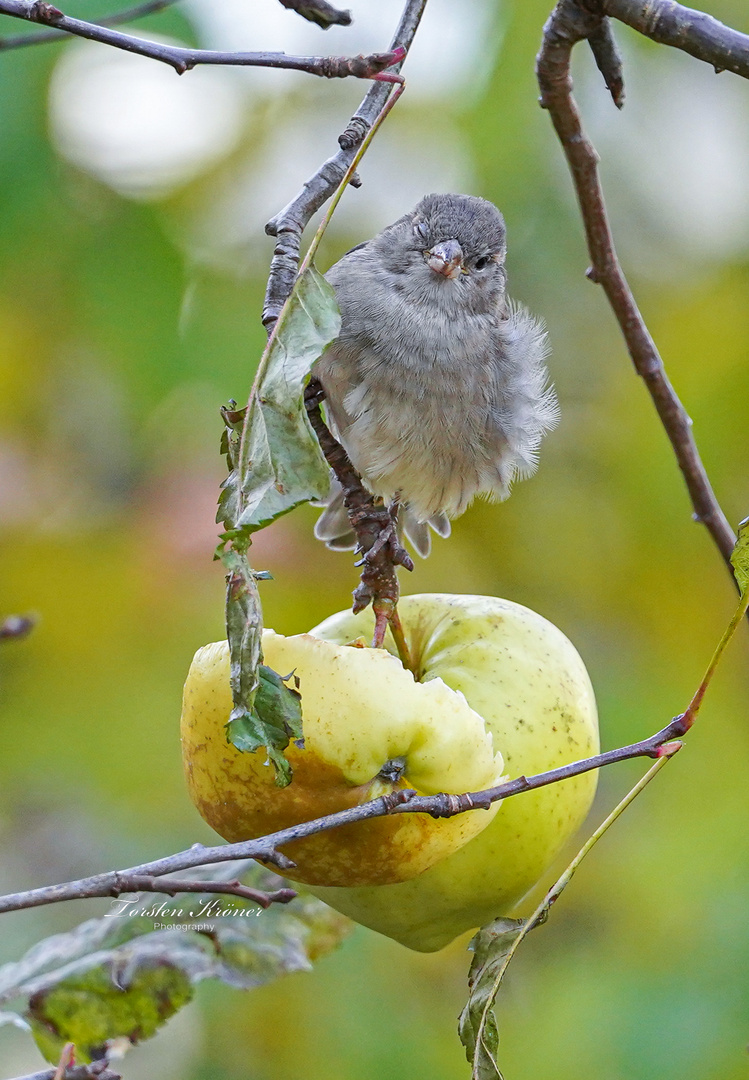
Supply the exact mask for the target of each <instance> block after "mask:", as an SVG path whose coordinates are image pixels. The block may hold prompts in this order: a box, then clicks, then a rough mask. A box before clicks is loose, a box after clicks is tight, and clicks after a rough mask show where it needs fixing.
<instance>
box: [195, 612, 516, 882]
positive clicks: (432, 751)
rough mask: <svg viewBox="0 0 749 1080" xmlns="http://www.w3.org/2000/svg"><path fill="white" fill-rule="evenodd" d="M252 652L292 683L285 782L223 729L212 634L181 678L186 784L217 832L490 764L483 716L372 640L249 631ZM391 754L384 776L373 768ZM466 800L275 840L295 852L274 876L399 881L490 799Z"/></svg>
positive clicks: (452, 846) (433, 786) (454, 784)
mask: <svg viewBox="0 0 749 1080" xmlns="http://www.w3.org/2000/svg"><path fill="white" fill-rule="evenodd" d="M263 653H264V657H265V662H266V663H267V664H268V665H269V666H270V667H272V668H273V669H274V670H275V671H278V672H281V673H286V672H290V671H294V672H295V673H296V676H297V677H298V679H299V689H300V692H301V695H302V722H303V730H304V749H300V748H299V747H297V746H296V745H295V744H294V743H293V742H292V743H290V744H289V746H288V747H287V749H286V751H285V753H286V755H287V757H288V759H289V761H290V763H291V765H292V768H293V770H294V775H293V779H292V782H291V783H290V784H289V785H288V787H285V788H279V787H277V786H276V784H275V780H274V773H273V769H272V767H271V766H270V765H269V764H268V763H267V759H266V752H265V749H264V748H261V749H260V750H257V751H255V752H254V753H249V752H242V751H240V750H237V749H236V747H235V746H233V745H232V744H231V743H229V742H227V739H226V732H225V725H226V722H227V720H228V718H229V714H230V712H231V709H232V699H231V690H230V687H229V650H228V645H227V643H226V642H225V641H220V642H215V643H213V644H211V645H206V646H204V647H203V648H202V649H199V650H198V652H197V653H196V655H195V659H194V660H193V663H192V666H191V668H190V672H189V674H188V677H187V681H186V683H185V690H184V696H183V707H182V754H183V761H184V765H185V773H186V777H187V785H188V789H189V792H190V796H191V798H192V800H193V802H194V803H195V806H196V807H197V809H198V810H199V812H200V814H201V815H202V817H203V818H204V819H205V820H206V821H207V822H208V824H209V825H211V826H212V827H213V828H214V829H215V830H216V832H218V833H219V834H220V835H221V836H223V837H224V839H226V840H229V841H231V842H235V841H240V840H249V839H253V838H255V837H259V836H265V835H267V834H268V833H272V832H276V831H277V830H279V829H284V828H287V827H289V826H291V825H296V824H298V823H299V822H303V821H309V820H312V819H313V818H317V817H321V816H323V815H324V814H330V813H334V812H335V811H338V810H344V809H346V808H348V807H351V806H357V805H359V804H360V803H363V802H365V801H367V800H369V799H373V798H376V797H377V796H379V795H385V794H388V793H389V792H392V791H393V790H396V789H398V788H415V789H416V790H417V791H418V792H419V793H420V794H436V793H437V792H440V791H447V792H450V793H452V794H460V793H462V792H464V791H478V790H482V789H483V788H486V787H490V786H492V785H493V784H495V783H497V782H498V781H499V780H500V779H501V778H502V773H503V761H502V755H501V754H500V753H497V752H496V751H495V748H494V746H493V740H492V736H491V735H489V734H487V731H486V727H485V724H484V720H483V718H482V717H481V716H479V715H478V714H477V713H476V712H474V710H473V709H472V708H471V707H470V706H469V705H468V704H467V702H466V700H465V698H464V697H463V695H462V694H461V693H459V692H456V691H454V690H451V689H450V688H449V687H447V686H446V685H445V684H444V683H443V682H442V680H441V679H435V680H434V681H432V682H429V683H424V684H421V683H418V682H416V681H415V680H414V677H413V675H412V674H411V672H410V671H406V670H405V669H404V668H403V666H402V664H401V663H400V661H399V660H398V659H397V658H396V657H393V656H391V655H390V654H389V653H388V652H386V651H385V650H382V649H369V648H350V647H349V646H339V645H335V644H331V643H329V642H327V641H323V640H321V639H319V638H316V637H311V636H310V635H308V634H300V635H298V636H296V637H282V636H281V635H280V634H275V633H273V631H272V630H266V631H265V632H264V634H263ZM393 759H398V760H402V762H403V773H402V776H401V777H400V778H399V779H398V778H396V779H393V778H388V779H385V778H382V777H380V776H379V775H378V774H379V773H380V770H381V769H382V768H383V766H384V765H385V764H386V763H388V762H392V761H393ZM497 809H498V806H497V807H492V808H491V809H489V810H481V809H477V810H472V811H469V812H468V813H466V814H460V815H457V816H455V817H452V818H449V819H435V818H432V817H430V816H429V815H428V814H395V815H390V816H387V817H381V818H377V819H372V820H369V821H360V822H355V823H352V824H350V825H345V826H342V827H340V828H337V829H334V830H330V831H327V832H323V833H318V834H316V835H314V836H310V837H306V838H304V839H302V840H298V841H294V842H293V843H290V844H284V845H283V847H282V848H281V850H282V851H283V853H284V854H286V855H288V856H289V857H290V858H292V859H293V860H294V861H295V863H296V864H297V865H296V868H295V869H294V870H291V871H289V872H288V873H287V876H288V877H290V878H292V879H293V880H295V881H303V882H305V883H312V884H325V885H344V884H345V885H365V884H366V885H375V884H382V883H383V882H399V881H404V880H406V879H407V878H409V877H413V876H415V875H416V874H420V873H422V871H424V870H425V869H427V867H429V866H432V865H433V864H434V863H436V862H438V861H440V860H441V859H443V858H445V856H447V855H449V854H450V853H451V852H453V851H456V850H457V849H458V848H460V847H463V846H464V845H465V844H466V843H467V842H468V841H469V840H470V839H472V838H473V837H474V836H475V835H476V834H477V833H478V832H480V831H481V830H482V829H485V828H486V827H487V826H488V825H489V823H490V822H491V820H492V818H493V817H494V815H495V814H496V813H497Z"/></svg>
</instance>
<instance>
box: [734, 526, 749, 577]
mask: <svg viewBox="0 0 749 1080" xmlns="http://www.w3.org/2000/svg"><path fill="white" fill-rule="evenodd" d="M731 565H732V566H733V572H734V575H735V577H736V581H737V582H738V585H739V588H740V589H741V592H742V594H743V593H745V592H746V591H747V589H749V518H744V520H743V521H742V522H740V523H739V528H738V536H737V538H736V544H735V545H734V549H733V551H732V552H731Z"/></svg>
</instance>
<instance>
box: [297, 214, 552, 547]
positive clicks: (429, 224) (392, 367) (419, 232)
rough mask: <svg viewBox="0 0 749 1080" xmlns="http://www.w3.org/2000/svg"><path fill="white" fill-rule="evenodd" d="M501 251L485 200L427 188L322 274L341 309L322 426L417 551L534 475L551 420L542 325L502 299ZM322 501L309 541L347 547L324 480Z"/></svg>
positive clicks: (338, 510) (328, 359)
mask: <svg viewBox="0 0 749 1080" xmlns="http://www.w3.org/2000/svg"><path fill="white" fill-rule="evenodd" d="M506 253H507V243H506V228H505V222H504V218H503V217H502V214H501V213H500V211H499V210H498V209H497V207H496V206H494V204H493V203H491V202H489V201H488V200H486V199H482V198H479V197H477V196H472V195H460V194H431V195H426V196H425V197H424V198H423V199H421V201H420V202H419V203H418V205H417V206H416V207H415V208H414V209H413V210H412V211H411V212H410V213H407V214H405V215H404V216H403V217H401V218H399V219H398V220H397V221H396V222H394V223H393V224H392V225H389V226H388V227H387V228H385V229H383V230H382V232H380V233H378V235H377V236H375V237H374V238H373V239H372V240H368V241H366V242H365V243H362V244H359V245H358V246H357V247H355V248H353V249H352V250H351V251H349V252H348V253H347V254H346V255H344V256H343V258H341V259H340V260H339V261H338V262H337V263H335V265H334V266H332V267H331V268H330V270H328V272H327V273H326V275H325V277H326V279H327V281H328V282H329V283H330V284H331V285H332V286H333V289H334V291H335V297H336V302H337V304H338V307H339V309H340V313H341V329H340V333H339V335H338V337H337V338H336V339H335V340H334V341H333V342H332V343H331V344H330V345H329V346H328V347H327V349H326V350H325V351H324V352H323V354H322V356H321V357H320V358H319V359H318V360H317V361H316V362H315V365H314V367H313V375H314V376H316V378H317V379H318V380H319V382H320V383H321V384H322V388H323V391H324V395H325V410H326V418H327V421H328V425H329V427H330V428H331V431H332V432H333V434H334V435H335V436H336V438H337V439H338V440H339V441H340V442H341V444H342V445H343V448H344V449H345V451H346V453H347V455H348V457H349V459H350V461H351V463H352V464H353V466H354V468H355V469H356V470H357V472H358V473H359V475H360V476H361V478H362V481H363V483H364V485H365V487H366V488H367V489H368V490H369V491H370V492H371V493H372V494H373V495H375V496H377V497H379V498H380V499H382V500H383V501H384V502H386V503H388V504H391V505H392V507H393V508H394V511H395V508H396V507H397V514H398V518H397V520H398V529H399V533H400V534H401V535H403V534H405V536H406V538H407V539H408V540H409V541H410V543H411V545H412V546H413V548H414V550H415V551H416V552H417V553H418V554H419V555H421V556H422V557H426V556H427V555H428V554H429V551H430V547H431V539H430V529H431V530H433V531H434V532H436V533H437V534H438V535H439V536H442V537H447V536H449V534H450V521H451V520H452V519H454V518H457V517H459V516H460V515H461V514H462V513H463V512H464V511H465V510H466V508H467V507H468V505H469V504H470V503H471V501H472V500H473V499H474V498H475V497H476V496H483V497H486V498H488V499H490V500H503V499H506V498H507V497H508V495H509V494H510V489H511V486H512V484H513V482H514V481H515V480H518V479H521V478H523V477H526V476H529V475H530V474H531V473H533V472H534V471H535V469H536V466H537V462H538V451H539V445H540V443H541V440H542V438H543V436H544V435H545V434H546V432H548V431H549V430H551V429H552V428H553V427H554V426H555V425H556V424H557V422H558V418H559V408H558V404H557V398H556V394H555V392H554V389H553V387H552V386H551V384H550V382H549V376H548V372H547V369H546V359H547V356H548V353H549V345H548V337H547V333H546V329H545V326H544V324H543V322H542V321H541V320H540V319H538V318H536V317H535V316H533V315H531V314H530V313H529V312H528V310H527V309H526V308H525V307H523V306H522V305H521V304H518V303H515V302H514V301H512V300H510V299H509V297H508V296H507V291H506V286H507V272H506V268H505V257H506ZM321 505H324V507H325V509H324V510H323V513H322V514H321V516H320V517H319V519H318V521H317V523H316V526H315V535H316V536H317V537H318V539H320V540H323V541H325V542H326V543H327V545H328V546H329V547H332V548H338V549H341V548H350V547H354V545H355V537H354V533H353V531H352V529H351V526H350V524H349V520H348V515H347V513H346V508H345V506H344V503H343V492H342V489H341V487H340V485H339V484H338V482H337V481H336V480H335V477H331V489H330V492H329V494H328V496H327V499H326V500H325V501H324V502H323V503H322V504H321Z"/></svg>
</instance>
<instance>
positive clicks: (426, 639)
mask: <svg viewBox="0 0 749 1080" xmlns="http://www.w3.org/2000/svg"><path fill="white" fill-rule="evenodd" d="M398 610H399V612H400V617H401V621H402V623H403V627H404V631H405V636H406V640H407V641H408V644H409V646H410V649H411V654H412V657H413V659H414V666H415V668H416V675H417V678H419V679H420V680H422V682H423V684H424V685H427V686H428V685H429V680H432V679H442V680H444V682H445V683H446V684H447V685H448V686H451V687H452V688H453V689H454V690H460V691H462V692H463V693H464V694H465V697H466V699H467V701H468V702H469V704H470V705H472V707H473V708H474V709H475V710H476V712H478V713H479V714H480V715H481V716H483V718H484V720H485V721H486V725H487V728H488V729H489V730H490V731H491V732H492V734H493V735H494V741H495V743H496V745H497V746H499V747H501V749H502V753H503V756H504V759H505V771H507V772H509V774H510V776H512V777H515V776H521V775H528V776H530V775H532V774H534V773H539V772H545V771H546V770H547V769H553V768H556V767H557V766H559V765H565V764H568V763H569V762H572V761H576V760H579V759H581V758H586V757H589V756H591V755H592V754H596V753H597V752H598V749H599V743H598V721H597V714H596V706H595V699H594V696H593V689H592V687H591V684H590V679H589V678H588V674H587V671H586V670H585V666H584V664H583V662H582V660H581V659H580V656H579V655H578V653H577V651H576V650H575V648H574V646H573V645H572V644H571V643H570V642H569V641H568V639H567V638H566V637H565V636H564V634H563V633H562V632H561V631H560V630H558V629H557V627H555V626H554V625H553V624H552V623H550V622H547V620H546V619H544V618H542V616H540V615H538V614H536V613H535V612H533V611H530V610H529V609H528V608H525V607H522V606H521V605H520V604H515V603H512V602H511V601H509V600H500V599H496V598H494V597H488V596H459V595H436V594H432V595H421V596H405V597H402V598H401V600H400V602H399V604H398ZM371 624H372V616H371V613H369V612H362V613H361V614H359V615H352V614H351V613H350V612H340V613H339V614H337V615H333V616H331V618H329V619H326V620H325V622H323V623H321V624H320V625H319V626H318V627H316V628H315V629H314V630H312V631H311V633H312V634H314V635H316V636H318V637H320V638H324V639H326V640H328V641H336V642H341V643H343V642H346V641H351V640H353V639H355V638H358V637H359V636H360V635H365V636H366V635H368V634H370V633H371ZM388 647H390V646H388ZM596 782H597V774H596V773H595V772H589V773H584V774H582V775H580V776H576V777H573V778H570V779H568V780H564V781H562V782H561V783H558V784H551V785H549V786H548V787H544V788H539V789H538V790H536V791H532V792H527V793H524V794H521V795H517V796H514V797H513V798H511V799H508V800H506V801H505V802H504V803H503V804H502V808H501V810H500V811H499V813H498V814H497V816H496V817H495V818H494V820H493V821H492V822H491V824H490V825H489V826H488V828H486V829H484V830H483V831H482V832H481V833H480V834H479V835H478V836H476V837H475V838H473V839H472V840H471V841H470V842H469V843H468V844H466V846H465V847H463V848H461V849H460V850H459V851H456V852H455V853H453V854H451V855H449V856H448V857H446V858H445V859H443V860H442V861H441V862H439V863H438V864H436V865H435V866H432V867H431V869H428V870H426V871H425V872H424V873H423V874H421V875H420V876H418V877H415V878H412V879H411V880H409V881H403V882H401V883H399V884H392V885H380V886H377V887H369V888H339V887H335V888H313V889H312V892H314V893H315V895H316V896H318V897H320V898H321V899H323V900H325V901H326V902H327V903H328V904H330V905H331V906H332V907H334V908H336V909H337V910H338V911H341V912H342V913H343V914H345V915H348V916H350V917H351V918H352V919H355V920H356V921H357V922H359V923H363V924H364V925H365V926H369V927H371V928H372V929H374V930H377V931H379V932H380V933H382V934H386V935H387V936H388V937H391V938H394V939H395V940H396V941H399V942H401V943H402V944H403V945H407V946H409V947H410V948H412V949H416V950H419V951H423V952H431V951H434V950H436V949H440V948H442V947H443V946H445V945H447V944H449V942H451V941H452V940H453V939H454V938H455V937H457V936H458V935H459V934H461V933H462V932H464V931H466V930H470V929H474V928H476V927H478V926H482V925H484V924H485V923H487V922H489V921H490V920H492V919H494V918H496V917H497V916H499V915H506V914H508V913H510V912H511V911H512V909H513V908H514V907H515V905H516V904H517V903H518V902H519V901H520V900H521V899H522V897H523V896H524V895H525V894H526V893H527V892H528V891H529V890H530V889H531V888H532V887H533V886H534V885H535V884H536V883H537V882H538V881H539V879H540V878H541V877H542V875H543V874H544V872H545V871H546V870H547V869H548V867H549V866H550V864H551V863H552V862H553V861H554V859H555V858H556V856H557V855H558V854H559V853H560V851H561V850H562V848H563V847H564V846H565V844H566V842H567V841H568V840H569V839H570V837H571V836H572V835H573V834H574V833H575V832H576V831H577V829H578V828H579V826H580V825H581V824H582V821H583V819H584V818H585V816H586V814H587V813H588V810H589V809H590V805H591V803H592V801H593V796H594V794H595V789H596Z"/></svg>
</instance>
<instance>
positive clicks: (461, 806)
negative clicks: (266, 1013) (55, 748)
mask: <svg viewBox="0 0 749 1080" xmlns="http://www.w3.org/2000/svg"><path fill="white" fill-rule="evenodd" d="M684 731H685V726H684V720H683V717H681V716H677V717H676V718H675V719H674V720H672V721H671V723H670V724H668V725H667V726H666V727H665V728H663V729H662V730H661V731H658V732H656V733H655V734H654V735H651V736H650V737H649V738H647V739H643V740H641V741H640V742H636V743H631V744H630V745H629V746H621V747H619V748H617V749H616V750H609V751H607V752H606V753H603V754H596V755H595V756H594V757H590V758H585V759H584V760H582V761H574V762H571V763H570V764H569V765H562V766H560V767H559V768H557V769H550V770H548V771H547V772H542V773H537V774H536V775H535V776H519V777H517V778H516V779H514V780H510V781H508V782H507V783H504V784H498V785H497V786H496V787H492V788H487V789H486V790H485V791H475V792H469V793H468V794H464V795H444V794H440V795H421V796H419V795H417V794H416V792H415V791H411V790H399V791H395V792H393V793H392V794H390V795H383V796H381V797H380V798H378V799H373V800H372V801H371V802H366V803H362V804H361V805H360V806H354V807H350V808H349V809H347V810H341V811H339V812H338V813H335V814H327V815H325V816H324V817H320V818H315V819H314V820H312V821H305V822H301V823H300V824H299V825H293V826H291V827H290V828H288V829H282V830H281V831H280V832H276V833H271V834H269V835H268V836H263V837H260V838H259V839H256V840H244V841H242V842H241V843H238V844H224V845H222V846H220V847H205V846H203V845H202V844H194V845H193V846H192V847H191V848H189V849H188V850H187V851H180V852H177V853H176V854H174V855H168V856H166V857H165V858H163V859H157V860H156V861H154V862H150V863H143V864H142V865H141V866H134V867H131V868H130V869H128V870H119V871H117V870H115V871H110V872H109V873H105V874H97V875H94V876H92V877H88V878H82V879H80V880H78V881H69V882H64V883H62V884H59V885H46V886H44V887H42V888H40V889H30V890H28V891H26V892H20V893H12V894H8V895H7V896H2V897H0V914H2V913H3V912H6V911H20V910H23V909H26V908H32V907H41V906H43V905H46V904H58V903H61V902H62V901H64V900H80V899H82V898H84V897H92V896H112V895H116V892H125V891H137V890H127V889H125V888H122V887H121V883H122V882H123V881H125V882H131V883H132V880H133V878H140V877H148V878H151V877H154V878H158V877H161V876H162V875H164V874H172V873H175V872H178V871H182V870H187V869H189V868H194V867H196V866H206V865H209V864H212V863H222V862H232V861H234V860H237V859H259V860H261V861H265V862H273V863H274V864H275V865H276V866H278V867H279V868H281V869H291V868H292V867H293V866H294V863H293V862H292V861H291V859H289V858H288V857H287V856H285V855H283V854H282V853H281V852H280V851H279V849H280V848H282V847H285V846H286V845H287V844H290V843H292V842H293V841H295V840H301V839H303V838H304V837H307V836H314V835H315V834H317V833H321V832H327V831H329V830H330V829H337V828H340V826H342V825H350V824H352V823H353V822H355V821H365V820H370V819H372V818H378V817H384V816H385V815H386V814H398V813H403V814H414V813H416V814H430V815H431V816H432V817H436V818H440V817H453V816H454V815H455V814H462V813H465V812H466V811H467V810H475V809H487V808H488V807H489V806H490V805H491V804H492V803H494V802H497V801H498V800H499V799H509V798H512V796H513V795H520V794H522V793H523V792H526V791H535V790H537V789H538V788H541V787H547V786H548V785H549V784H556V783H558V782H559V781H560V780H568V779H569V778H570V777H573V776H580V775H581V774H582V773H586V772H590V771H591V770H593V769H600V768H603V767H604V766H606V765H613V764H614V763H615V762H618V761H627V760H631V759H632V758H640V757H651V758H658V757H662V756H663V755H664V754H668V753H673V750H674V747H673V740H675V739H678V738H679V736H680V735H683V734H684ZM669 744H671V745H669ZM165 884H167V885H169V884H170V883H169V882H166V883H165ZM171 884H173V882H172V883H171ZM187 884H188V885H189V886H190V889H189V890H188V891H190V892H193V891H196V890H195V889H193V888H192V886H193V885H195V884H196V883H195V882H188V883H187ZM202 885H203V886H205V883H202ZM161 891H162V892H163V891H166V890H165V889H164V888H162V889H161ZM216 891H220V890H216Z"/></svg>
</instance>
